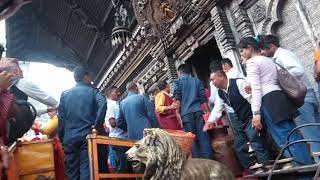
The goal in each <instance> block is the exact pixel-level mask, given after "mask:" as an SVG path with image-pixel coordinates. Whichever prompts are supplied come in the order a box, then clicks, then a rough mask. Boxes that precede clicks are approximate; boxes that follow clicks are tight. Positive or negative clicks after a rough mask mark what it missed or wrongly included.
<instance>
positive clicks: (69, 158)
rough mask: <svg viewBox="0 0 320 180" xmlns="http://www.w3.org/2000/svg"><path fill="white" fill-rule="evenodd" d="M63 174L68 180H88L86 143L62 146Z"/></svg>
mask: <svg viewBox="0 0 320 180" xmlns="http://www.w3.org/2000/svg"><path fill="white" fill-rule="evenodd" d="M64 154H65V174H66V176H67V178H68V179H70V180H88V179H90V170H89V157H88V148H87V142H86V141H80V142H73V143H69V144H67V145H64Z"/></svg>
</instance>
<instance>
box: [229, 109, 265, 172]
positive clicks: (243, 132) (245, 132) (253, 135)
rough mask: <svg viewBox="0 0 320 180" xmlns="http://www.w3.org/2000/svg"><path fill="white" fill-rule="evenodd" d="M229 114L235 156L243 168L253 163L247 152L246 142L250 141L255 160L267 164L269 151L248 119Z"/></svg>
mask: <svg viewBox="0 0 320 180" xmlns="http://www.w3.org/2000/svg"><path fill="white" fill-rule="evenodd" d="M229 115H230V120H231V123H232V126H233V129H234V138H235V139H234V148H235V150H236V152H237V156H238V158H239V160H240V162H241V164H242V166H243V167H244V168H245V169H249V167H250V166H252V165H253V164H254V162H253V161H252V159H251V158H250V156H249V153H248V150H249V148H248V145H247V142H248V141H249V142H250V145H251V147H252V148H253V149H254V151H255V154H256V157H257V160H258V162H259V163H262V164H264V165H268V164H269V153H268V151H267V150H266V149H265V148H264V146H263V140H262V138H261V137H260V136H259V133H258V132H257V131H256V130H255V129H254V128H252V124H251V119H250V120H246V121H243V120H240V119H238V118H235V117H233V116H234V115H233V114H229Z"/></svg>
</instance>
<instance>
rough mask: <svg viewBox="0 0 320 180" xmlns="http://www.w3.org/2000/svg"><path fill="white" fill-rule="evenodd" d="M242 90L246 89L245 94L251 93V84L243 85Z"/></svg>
mask: <svg viewBox="0 0 320 180" xmlns="http://www.w3.org/2000/svg"><path fill="white" fill-rule="evenodd" d="M244 90H245V91H246V93H247V94H251V93H252V89H251V86H246V87H244Z"/></svg>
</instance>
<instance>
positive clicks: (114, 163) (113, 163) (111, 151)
mask: <svg viewBox="0 0 320 180" xmlns="http://www.w3.org/2000/svg"><path fill="white" fill-rule="evenodd" d="M109 160H110V166H111V168H117V157H116V152H115V151H114V149H113V146H111V145H110V146H109Z"/></svg>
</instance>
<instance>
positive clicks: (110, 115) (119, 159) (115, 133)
mask: <svg viewBox="0 0 320 180" xmlns="http://www.w3.org/2000/svg"><path fill="white" fill-rule="evenodd" d="M106 95H107V107H108V108H107V111H106V117H105V125H106V126H107V127H108V129H109V137H114V138H120V139H127V138H128V136H127V132H125V131H124V130H122V129H120V128H117V127H116V125H117V120H118V118H119V113H120V110H119V103H118V100H119V97H120V92H119V90H118V88H117V87H115V86H111V87H109V88H107V90H106ZM128 149H129V148H127V147H120V146H112V147H110V149H109V157H110V161H111V163H114V160H115V168H116V169H117V173H128V172H129V171H130V170H129V169H130V167H129V163H128V161H127V159H126V156H125V152H126V151H127V150H128ZM112 151H113V152H112ZM112 153H115V159H112V157H114V156H112V155H113V154H112ZM112 165H113V164H112ZM113 166H114V165H113Z"/></svg>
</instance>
